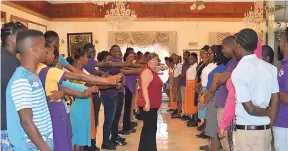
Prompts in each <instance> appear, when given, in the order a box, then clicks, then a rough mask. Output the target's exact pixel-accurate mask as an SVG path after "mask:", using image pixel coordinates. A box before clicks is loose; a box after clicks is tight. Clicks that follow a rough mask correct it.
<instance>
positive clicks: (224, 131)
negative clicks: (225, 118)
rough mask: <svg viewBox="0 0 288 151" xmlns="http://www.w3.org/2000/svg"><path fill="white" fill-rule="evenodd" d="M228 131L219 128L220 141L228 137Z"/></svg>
mask: <svg viewBox="0 0 288 151" xmlns="http://www.w3.org/2000/svg"><path fill="white" fill-rule="evenodd" d="M226 133H227V132H226V130H225V129H223V128H220V127H218V136H219V138H220V139H222V138H225V137H226Z"/></svg>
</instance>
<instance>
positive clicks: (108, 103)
mask: <svg viewBox="0 0 288 151" xmlns="http://www.w3.org/2000/svg"><path fill="white" fill-rule="evenodd" d="M101 99H102V104H103V106H104V117H105V120H104V125H103V144H105V145H108V144H109V142H110V141H109V137H110V135H111V130H112V123H113V120H114V117H115V113H116V109H117V102H118V100H117V96H102V95H101Z"/></svg>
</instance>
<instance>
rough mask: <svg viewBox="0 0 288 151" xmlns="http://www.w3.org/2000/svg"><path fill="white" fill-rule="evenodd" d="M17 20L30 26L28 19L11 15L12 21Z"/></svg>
mask: <svg viewBox="0 0 288 151" xmlns="http://www.w3.org/2000/svg"><path fill="white" fill-rule="evenodd" d="M16 21H19V22H20V23H22V24H23V25H24V26H26V27H27V28H28V23H29V21H28V20H26V19H23V18H20V17H17V16H14V15H11V22H16Z"/></svg>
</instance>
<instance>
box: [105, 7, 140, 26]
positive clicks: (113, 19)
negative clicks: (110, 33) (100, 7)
mask: <svg viewBox="0 0 288 151" xmlns="http://www.w3.org/2000/svg"><path fill="white" fill-rule="evenodd" d="M136 18H137V16H136V15H135V11H134V10H131V9H129V5H128V4H126V3H125V2H121V1H118V2H114V3H113V4H112V9H110V10H107V11H106V15H105V19H106V20H107V21H108V23H109V24H110V25H111V26H112V28H113V29H114V28H116V29H118V30H120V31H122V30H123V29H125V28H129V27H130V26H131V25H132V23H133V21H134V20H135V19H136Z"/></svg>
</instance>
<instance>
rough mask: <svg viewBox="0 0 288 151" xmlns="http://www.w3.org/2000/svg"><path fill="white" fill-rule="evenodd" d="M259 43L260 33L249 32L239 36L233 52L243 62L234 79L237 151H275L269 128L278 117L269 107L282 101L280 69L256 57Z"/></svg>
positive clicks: (249, 30)
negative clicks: (278, 71) (278, 72)
mask: <svg viewBox="0 0 288 151" xmlns="http://www.w3.org/2000/svg"><path fill="white" fill-rule="evenodd" d="M257 43H258V36H257V33H256V32H255V31H254V30H252V29H248V28H247V29H243V30H241V31H240V32H239V33H238V34H237V36H236V39H235V44H234V49H233V52H234V54H235V57H236V59H237V60H239V63H238V65H237V67H236V68H235V70H234V71H233V72H232V75H231V79H232V82H233V85H234V87H235V92H236V112H235V115H236V128H237V131H236V132H235V144H236V145H235V148H234V149H235V150H236V151H243V150H261V151H270V150H271V140H272V135H271V129H270V125H269V124H270V119H271V121H273V118H274V117H273V116H274V115H273V114H272V112H271V109H270V108H268V107H269V103H270V99H271V102H272V103H274V102H276V101H278V92H279V86H278V81H277V68H276V67H274V66H272V65H270V64H269V63H267V62H265V61H263V60H261V59H258V58H257V56H256V55H255V54H253V53H254V50H255V49H256V48H257ZM259 75H261V76H259ZM254 106H256V107H260V108H256V107H254ZM269 117H270V118H269ZM255 140H258V141H255Z"/></svg>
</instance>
